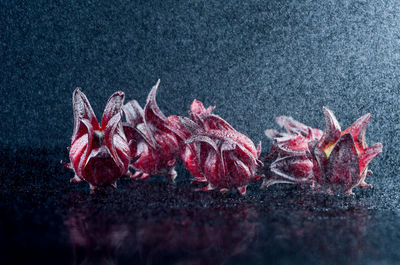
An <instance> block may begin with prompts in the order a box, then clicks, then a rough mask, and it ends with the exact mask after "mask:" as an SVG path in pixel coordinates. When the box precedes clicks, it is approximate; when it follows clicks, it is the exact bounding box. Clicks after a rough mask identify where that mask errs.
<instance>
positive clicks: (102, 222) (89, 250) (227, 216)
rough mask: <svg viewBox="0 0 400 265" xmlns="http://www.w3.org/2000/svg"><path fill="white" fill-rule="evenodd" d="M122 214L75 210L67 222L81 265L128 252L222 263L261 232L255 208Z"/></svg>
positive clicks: (154, 258) (141, 257)
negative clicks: (155, 214)
mask: <svg viewBox="0 0 400 265" xmlns="http://www.w3.org/2000/svg"><path fill="white" fill-rule="evenodd" d="M118 212H120V213H121V215H120V216H118V214H116V212H115V211H113V214H108V211H107V209H101V210H99V209H96V210H94V209H90V206H89V207H83V208H79V209H78V208H74V209H71V210H70V212H69V215H68V217H67V220H66V221H65V224H66V226H67V228H68V231H69V237H70V240H71V243H72V244H73V246H74V250H75V251H74V252H75V260H76V263H78V264H90V263H96V262H100V263H101V262H104V261H106V262H112V263H117V259H118V256H117V253H125V255H127V257H129V259H130V260H132V261H136V262H137V261H140V262H139V263H140V264H142V263H144V264H222V263H223V262H224V261H225V260H226V259H228V258H229V257H232V256H234V255H238V254H240V253H242V252H244V251H245V250H246V249H247V248H248V246H249V245H250V244H251V243H252V242H253V241H254V240H255V238H256V237H257V234H258V230H259V229H258V228H259V227H258V226H259V224H258V223H257V222H256V221H255V220H254V219H255V218H257V212H256V211H255V209H254V208H252V207H240V208H215V209H213V208H209V209H180V210H177V211H175V210H174V211H173V213H171V214H169V215H168V216H166V217H165V216H164V215H163V214H161V216H157V217H152V215H151V214H150V215H149V214H143V213H138V214H137V215H135V214H134V213H130V214H129V215H127V214H126V213H125V212H123V211H122V209H121V211H118ZM160 260H162V261H163V262H161V263H160V262H159V261H160ZM133 263H135V262H133Z"/></svg>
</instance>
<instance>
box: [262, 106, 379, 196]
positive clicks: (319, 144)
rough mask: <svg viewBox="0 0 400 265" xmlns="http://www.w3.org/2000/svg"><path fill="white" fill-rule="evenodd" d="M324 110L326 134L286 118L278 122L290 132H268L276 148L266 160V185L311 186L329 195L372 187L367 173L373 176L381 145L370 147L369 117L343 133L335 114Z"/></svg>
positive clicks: (363, 117) (279, 118)
mask: <svg viewBox="0 0 400 265" xmlns="http://www.w3.org/2000/svg"><path fill="white" fill-rule="evenodd" d="M323 111H324V115H325V123H326V124H325V131H324V132H323V133H322V132H321V131H320V130H318V129H312V128H310V127H308V126H305V125H304V124H301V123H299V122H297V121H295V120H293V119H292V118H290V117H285V116H281V117H278V118H277V119H276V121H277V123H278V124H279V125H280V126H281V127H284V128H285V129H286V131H287V133H279V132H277V131H275V130H267V131H266V132H265V133H266V135H267V136H268V137H269V138H272V139H274V145H273V147H272V150H271V153H270V154H269V155H268V156H267V157H266V158H264V162H265V163H266V164H269V165H270V166H269V172H268V174H267V175H268V176H267V178H266V181H265V182H264V186H266V187H268V186H270V185H273V184H276V183H299V184H311V186H312V187H314V185H315V187H316V188H317V189H322V190H323V191H326V192H327V193H329V194H333V193H335V192H344V193H346V194H353V193H352V189H353V188H354V187H357V186H360V187H372V186H371V185H369V184H367V183H365V177H366V176H367V174H371V173H372V172H371V171H369V170H368V164H369V162H371V160H372V159H373V158H374V157H376V156H377V155H378V154H379V153H381V152H382V144H381V143H376V144H375V145H373V146H372V147H367V144H366V142H365V132H366V129H367V126H368V123H369V119H370V114H366V115H364V116H362V117H361V118H359V119H358V120H357V121H356V122H354V123H353V125H351V126H350V127H349V128H348V129H346V130H344V131H343V132H342V131H341V128H340V125H339V123H338V121H337V120H336V118H335V116H334V115H333V113H332V112H331V111H330V110H329V109H327V108H325V107H324V108H323ZM267 168H268V167H267Z"/></svg>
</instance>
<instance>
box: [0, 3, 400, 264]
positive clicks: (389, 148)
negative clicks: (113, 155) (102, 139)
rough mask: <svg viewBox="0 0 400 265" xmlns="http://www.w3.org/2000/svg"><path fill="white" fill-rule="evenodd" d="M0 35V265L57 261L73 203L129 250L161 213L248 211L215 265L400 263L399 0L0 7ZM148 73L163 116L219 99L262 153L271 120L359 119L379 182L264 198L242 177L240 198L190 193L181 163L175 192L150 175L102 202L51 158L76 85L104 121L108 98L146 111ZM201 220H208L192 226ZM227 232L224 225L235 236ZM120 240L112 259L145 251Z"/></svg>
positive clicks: (125, 260)
mask: <svg viewBox="0 0 400 265" xmlns="http://www.w3.org/2000/svg"><path fill="white" fill-rule="evenodd" d="M0 36H1V43H0V51H1V64H0V89H1V97H0V106H1V119H0V120H1V130H0V151H1V154H0V158H1V164H2V166H1V168H0V169H1V172H0V173H1V176H2V177H1V178H0V184H1V192H0V249H1V251H2V252H4V253H3V254H2V257H5V260H6V263H7V261H8V262H10V263H13V262H15V261H16V260H17V261H19V263H24V262H26V263H29V264H33V263H35V262H33V261H34V260H40V262H39V261H38V262H37V263H38V264H45V263H47V262H48V263H49V264H54V260H57V262H58V261H60V260H62V261H63V262H62V263H69V261H70V258H71V255H72V254H71V253H72V250H71V248H72V247H71V242H70V241H69V239H68V238H69V237H68V229H69V228H68V226H66V225H65V222H66V220H71V219H72V220H74V218H75V215H76V211H78V212H79V214H77V216H78V217H79V218H82V216H84V218H83V220H88V221H87V224H88V225H93V224H98V223H100V225H99V226H100V231H102V229H105V230H106V231H105V232H104V233H102V232H99V233H100V235H102V236H103V235H104V234H105V236H107V235H108V234H107V233H108V232H109V231H108V230H107V229H109V227H108V226H107V224H108V225H109V224H115V223H117V224H122V225H123V226H124V227H128V228H129V231H130V232H129V235H130V236H129V238H130V239H129V240H128V243H130V244H136V243H132V242H136V241H135V240H136V239H133V238H135V236H134V235H135V231H136V230H138V229H139V230H140V229H141V226H142V225H141V224H142V223H150V224H152V223H156V224H157V223H159V221H160V220H165V219H166V220H172V221H171V222H172V224H175V222H178V223H179V222H180V220H181V218H182V219H184V220H187V219H189V221H190V222H189V224H193V225H194V226H195V228H201V229H202V228H204V226H205V227H213V228H218V227H219V225H221V224H222V231H224V230H223V229H224V227H225V224H228V223H229V222H230V220H229V219H230V218H229V217H227V218H228V220H226V219H224V217H223V216H224V215H223V214H221V212H222V213H223V212H224V210H221V211H220V210H218V209H221V208H222V209H228V210H227V211H228V213H229V214H228V215H227V216H234V219H235V216H236V217H237V216H239V217H237V218H238V223H239V224H241V223H242V219H241V218H242V217H241V215H240V213H241V211H242V210H241V209H242V208H245V209H246V210H245V211H249V212H250V213H251V214H250V217H251V216H253V213H254V218H253V217H251V218H253V219H254V221H255V223H256V224H257V226H258V227H260V230H259V237H258V239H257V240H255V241H252V242H253V243H252V244H250V245H249V246H248V245H246V248H245V249H247V250H246V252H245V253H244V254H243V253H242V254H241V256H240V255H239V257H238V258H236V257H231V256H230V255H231V253H228V254H227V256H228V257H231V258H230V259H228V261H227V262H226V263H225V264H243V263H246V264H266V263H268V262H269V263H271V264H282V263H285V264H396V263H397V262H398V261H399V260H400V256H399V252H398V249H399V247H400V246H399V242H400V232H399V231H400V222H399V221H398V216H399V215H400V211H399V209H400V208H399V207H400V201H399V192H400V189H399V184H398V183H399V175H398V171H399V168H400V166H399V165H400V158H399V155H398V150H399V144H400V141H399V129H400V111H399V105H400V87H399V80H400V2H399V1H397V0H392V1H350V0H349V1H11V0H10V1H5V0H3V1H0ZM158 78H161V86H160V89H159V94H158V97H157V101H158V104H159V106H160V108H161V110H162V111H163V112H164V113H165V114H166V115H172V114H177V115H186V114H187V110H188V109H189V106H190V103H191V102H192V100H193V99H195V98H197V99H199V100H201V101H203V102H204V103H205V105H216V106H217V109H216V111H215V112H216V113H217V114H219V115H220V116H222V117H223V118H225V119H226V120H227V121H228V122H229V123H231V124H232V125H233V127H235V128H236V129H237V130H239V131H241V132H243V133H245V134H246V135H248V136H249V137H250V138H251V139H252V140H253V141H254V142H258V141H260V140H261V141H262V143H263V153H264V154H266V153H267V152H268V151H269V148H270V147H271V141H269V140H268V139H267V138H266V137H265V136H264V130H265V129H267V128H277V127H276V125H275V124H274V119H273V118H274V117H275V116H277V115H289V116H292V117H294V118H295V119H297V120H299V121H302V122H304V123H305V124H308V125H310V126H313V127H318V128H321V129H323V127H324V119H323V114H322V106H327V107H328V108H330V109H331V110H332V111H333V112H334V113H335V114H336V116H337V118H338V120H339V122H340V123H341V125H342V128H343V129H345V128H346V127H347V126H349V125H350V124H351V123H352V122H354V121H355V120H356V119H357V118H359V117H360V116H361V115H363V114H365V113H367V112H370V113H371V115H372V116H371V123H370V126H369V128H368V130H367V142H368V144H370V145H371V144H373V143H375V142H382V144H383V150H384V151H383V153H382V154H381V155H380V156H379V157H377V158H376V159H374V161H373V162H372V163H371V169H372V170H373V171H374V175H373V176H371V177H368V178H367V182H369V183H371V184H373V185H374V186H375V189H374V190H373V191H360V190H359V189H357V190H355V191H356V196H355V197H351V198H344V197H340V196H339V197H336V196H325V195H321V194H313V193H312V192H309V191H303V190H301V189H299V188H298V187H294V186H287V185H281V186H279V185H277V186H276V187H271V189H269V190H267V191H260V190H259V189H258V186H257V185H254V186H251V187H250V189H249V192H248V195H247V196H246V197H244V198H242V197H240V196H239V195H237V194H228V195H225V196H223V195H220V194H218V193H196V192H194V191H192V190H191V186H190V183H189V178H190V174H188V173H187V171H185V170H184V169H183V167H181V166H180V167H179V166H178V172H179V176H178V179H177V180H178V188H177V190H173V191H171V190H170V189H169V188H168V187H167V186H166V183H162V182H161V183H160V182H158V181H154V182H151V181H150V182H143V183H142V182H132V181H129V180H127V179H122V180H121V181H120V184H121V183H122V184H121V185H120V186H119V189H118V190H117V191H115V192H114V193H112V194H108V195H106V196H104V197H102V196H100V195H99V196H100V197H98V196H97V195H93V196H91V195H89V194H88V187H87V185H86V184H81V185H71V184H69V183H68V179H69V178H71V177H72V176H73V174H72V173H71V172H68V171H66V170H63V169H62V168H61V167H60V165H59V164H58V162H59V160H60V159H63V160H66V159H67V152H66V150H65V147H67V146H68V145H69V144H70V137H71V134H72V129H73V116H72V104H71V95H72V91H73V90H74V89H75V88H76V87H77V86H80V87H82V88H83V91H84V92H85V93H86V95H87V96H88V98H89V100H90V102H91V104H92V106H93V108H94V110H95V112H96V114H97V116H98V117H99V118H100V117H101V114H102V111H103V108H104V106H105V103H106V101H107V99H108V97H109V96H110V95H111V94H112V93H113V92H114V91H116V90H119V89H120V90H123V91H125V93H126V98H127V99H128V100H130V99H136V100H138V101H139V102H140V104H141V105H144V104H145V100H146V97H147V93H148V92H149V90H150V89H151V87H152V86H153V85H154V84H155V83H156V81H157V79H158ZM159 179H161V178H159ZM159 179H157V178H154V179H153V180H159ZM278 186H279V187H278ZM237 208H239V209H237ZM87 209H91V210H92V209H95V210H93V211H94V212H95V213H94V214H93V213H92V212H89V213H88V212H87V211H86V210H87ZM177 209H178V210H177ZM187 209H190V211H193V212H190V211H189V214H188V212H187ZM215 209H217V210H216V211H215ZM248 209H250V210H248ZM177 211H178V212H177ZM82 212H83V213H82ZM98 212H100V213H104V216H106V217H105V218H102V216H103V214H99V213H98ZM111 212H112V215H110V214H109V213H111ZM238 212H239V214H238ZM199 214H200V215H201V216H206V217H207V216H209V217H210V218H208V220H211V221H205V220H203V219H200V220H199V219H196V216H198V215H199ZM215 215H217V217H215ZM104 216H103V217H104ZM148 216H152V217H151V218H150V220H149V217H148ZM79 218H78V219H79ZM91 218H92V219H91ZM108 218H112V219H111V220H110V219H108ZM214 218H215V221H216V224H215V223H213V222H212V221H214ZM247 218H248V216H246V218H245V220H244V221H245V222H244V223H246V224H247V222H248V219H247ZM99 220H100V221H99ZM206 220H207V218H206ZM235 220H236V219H235ZM167 225H169V224H168V223H167ZM236 225H237V224H236V223H234V225H233V228H232V233H234V232H237V231H236V230H239V233H240V232H243V231H242V228H241V226H239V228H235V227H237V226H236ZM94 227H97V226H96V225H94ZM151 229H153V228H152V226H151V225H150V230H151ZM217 230H218V229H217ZM96 231H98V230H96ZM89 232H90V231H89ZM89 232H88V235H89V236H93V235H90V233H89ZM217 235H219V234H217ZM238 237H239V239H240V238H241V237H245V236H244V235H242V234H239V235H238ZM224 238H225V236H223V237H222V239H221V240H222V241H218V242H223V240H224ZM193 240H194V241H196V240H197V239H196V238H194V239H193ZM94 241H95V242H96V239H94ZM166 242H168V240H167V241H166ZM124 247H125V248H124V251H126V253H128V254H124V255H125V256H124V255H122V258H121V256H118V257H119V258H118V259H119V260H120V264H131V263H132V261H134V260H141V258H142V256H140V255H137V254H135V253H136V252H133V251H132V249H130V245H129V244H128V247H127V245H126V243H124ZM213 247H214V246H213ZM231 247H232V246H230V247H229V246H228V247H227V248H228V250H232V249H231ZM111 248H112V247H111ZM148 249H150V250H152V249H154V248H152V246H150V247H149V246H148ZM44 250H45V251H44ZM159 251H160V253H161V254H160V255H161V256H160V255H158V256H157V255H156V258H154V259H155V260H156V261H154V264H175V263H176V261H177V260H179V259H180V258H181V257H183V256H184V255H183V254H182V253H181V252H179V251H183V252H184V251H185V250H184V248H182V249H180V250H178V252H174V251H172V253H170V252H167V254H165V253H164V252H165V249H162V248H161V250H160V249H159ZM228 252H229V251H228ZM21 253H22V254H21ZM74 253H75V252H74ZM196 253H197V252H195V254H193V253H192V254H193V255H195V256H196V255H197V254H196ZM184 254H185V253H184ZM186 254H187V253H186ZM186 254H185V255H186ZM192 254H190V255H192ZM203 254H204V253H203ZM163 255H167V257H169V258H163V257H164V256H163ZM168 255H169V256H168ZM60 257H62V259H60ZM157 257H158V259H157ZM185 257H186V256H185ZM196 257H197V256H196ZM206 257H207V258H210V259H212V258H213V257H214V256H213V255H209V254H207V253H206ZM219 258H221V257H219ZM225 258H226V257H225V254H224V255H223V257H222V258H221V259H222V260H224V259H225ZM73 259H74V260H75V261H76V260H79V257H78V258H77V257H76V256H75V257H74V258H73ZM137 263H140V261H138V262H137ZM214 263H218V262H214Z"/></svg>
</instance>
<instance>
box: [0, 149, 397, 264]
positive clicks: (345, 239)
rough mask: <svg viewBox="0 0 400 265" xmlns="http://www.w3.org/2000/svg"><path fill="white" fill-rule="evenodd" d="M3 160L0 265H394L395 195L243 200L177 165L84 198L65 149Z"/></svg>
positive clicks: (281, 191)
mask: <svg viewBox="0 0 400 265" xmlns="http://www.w3.org/2000/svg"><path fill="white" fill-rule="evenodd" d="M8 151H9V152H7V153H3V154H2V163H3V165H5V167H3V168H2V178H1V186H2V190H1V193H0V196H1V197H0V234H1V237H0V242H1V243H0V244H1V245H0V254H1V257H2V263H4V264H396V263H397V262H398V261H399V259H400V255H399V252H398V248H399V247H400V241H399V239H400V232H399V229H400V222H399V219H398V214H399V211H398V203H399V201H398V198H397V196H396V194H397V192H398V191H397V190H396V188H395V186H394V185H390V184H391V183H387V182H386V183H385V182H384V181H383V180H384V176H380V178H381V179H379V178H378V177H377V175H378V174H377V173H375V174H376V175H375V176H373V177H370V182H371V183H372V184H374V185H375V189H374V190H370V191H362V190H359V189H357V190H355V191H356V196H354V197H344V196H329V195H323V194H318V193H314V192H311V191H309V190H303V189H301V188H299V187H294V186H288V185H281V186H275V187H271V188H270V189H269V190H266V191H260V190H258V186H259V184H255V185H252V186H251V187H250V188H249V191H248V194H247V196H245V197H242V196H240V195H239V194H237V193H229V194H225V195H222V194H219V193H218V192H195V191H193V188H192V187H191V186H190V183H189V175H188V174H187V173H186V171H185V170H183V169H182V167H181V166H180V167H179V169H178V170H179V173H180V174H179V176H178V178H177V184H176V186H173V185H171V184H168V183H167V182H166V181H164V179H163V178H162V177H153V178H151V179H150V180H148V181H131V180H129V179H126V178H123V179H121V180H120V181H119V182H118V184H119V187H118V189H117V190H113V189H110V190H107V191H106V192H105V193H96V194H90V193H89V188H88V185H87V184H86V183H82V184H75V185H74V184H70V183H69V182H68V180H69V178H71V177H72V176H73V175H72V173H71V172H69V171H67V170H65V169H64V168H62V167H61V165H60V164H59V163H58V160H57V159H58V158H63V159H64V158H65V157H63V155H60V154H65V153H66V152H65V151H64V150H63V149H54V150H50V151H49V150H45V149H42V150H39V149H19V150H15V151H16V152H14V151H13V150H8Z"/></svg>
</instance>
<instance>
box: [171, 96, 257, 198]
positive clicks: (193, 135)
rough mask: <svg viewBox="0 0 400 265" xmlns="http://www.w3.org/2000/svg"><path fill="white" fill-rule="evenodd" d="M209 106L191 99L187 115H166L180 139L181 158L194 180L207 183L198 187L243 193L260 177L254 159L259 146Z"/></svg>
mask: <svg viewBox="0 0 400 265" xmlns="http://www.w3.org/2000/svg"><path fill="white" fill-rule="evenodd" d="M213 109H214V107H209V108H207V109H206V108H204V106H203V104H202V103H201V102H200V101H198V100H194V101H193V103H192V105H191V110H190V118H186V117H176V116H171V117H169V121H170V125H171V126H170V127H171V128H172V129H173V130H174V132H175V133H176V134H177V135H178V137H179V139H180V143H181V144H180V153H181V159H182V161H183V163H184V164H185V166H186V168H187V169H188V170H189V171H190V172H191V173H192V175H193V176H194V179H193V181H194V182H200V183H208V185H207V186H206V187H204V188H202V189H201V190H213V189H218V190H220V191H221V192H226V191H228V190H230V189H231V188H236V189H237V190H238V191H239V192H240V193H241V194H245V193H246V187H247V185H248V184H249V183H250V182H252V181H255V180H257V179H259V178H260V177H261V176H259V175H257V174H256V170H257V168H258V167H260V166H261V165H262V163H261V161H259V160H258V157H259V155H260V152H261V145H259V146H258V147H257V148H256V147H255V146H254V144H253V142H252V141H251V140H250V139H249V138H248V137H247V136H245V135H243V134H241V133H239V132H238V131H236V130H235V129H234V128H233V127H232V126H231V125H230V124H229V123H227V122H226V121H225V120H223V119H222V118H221V117H219V116H217V115H215V114H212V113H211V112H212V110H213Z"/></svg>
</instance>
